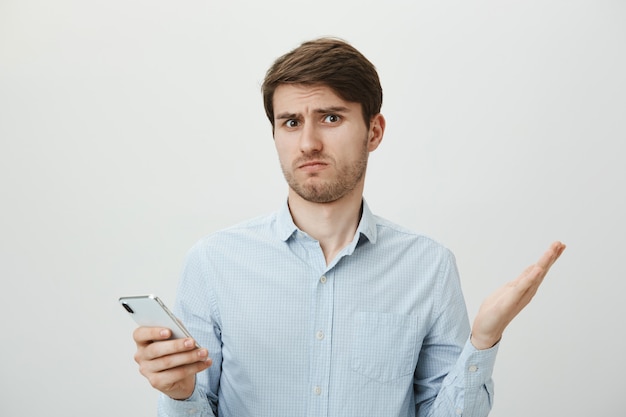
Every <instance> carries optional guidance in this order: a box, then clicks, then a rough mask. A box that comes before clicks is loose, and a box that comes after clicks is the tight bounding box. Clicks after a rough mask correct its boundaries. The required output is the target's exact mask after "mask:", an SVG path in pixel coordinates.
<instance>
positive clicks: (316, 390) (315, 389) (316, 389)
mask: <svg viewBox="0 0 626 417" xmlns="http://www.w3.org/2000/svg"><path fill="white" fill-rule="evenodd" d="M313 393H314V394H315V395H321V394H322V388H321V387H320V386H319V385H316V386H315V387H313Z"/></svg>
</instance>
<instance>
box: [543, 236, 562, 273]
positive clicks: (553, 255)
mask: <svg viewBox="0 0 626 417" xmlns="http://www.w3.org/2000/svg"><path fill="white" fill-rule="evenodd" d="M564 250H565V245H564V244H563V243H561V242H558V241H557V242H554V243H552V245H550V247H549V248H548V250H547V251H546V252H545V253H544V254H543V256H542V257H541V258H540V259H539V261H538V262H537V265H538V266H540V267H541V268H543V269H545V270H546V272H547V271H548V270H549V269H550V267H551V266H552V265H553V264H554V263H555V262H556V260H557V259H559V256H561V254H562V253H563V251H564Z"/></svg>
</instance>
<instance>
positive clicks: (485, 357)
mask: <svg viewBox="0 0 626 417" xmlns="http://www.w3.org/2000/svg"><path fill="white" fill-rule="evenodd" d="M499 347H500V342H498V343H496V344H495V345H494V346H493V347H491V348H489V349H483V350H478V349H476V348H475V347H474V345H472V342H470V339H469V338H468V339H467V342H465V346H464V347H463V351H462V352H461V355H460V356H459V359H458V361H457V366H458V367H463V369H462V370H461V369H458V368H457V370H458V374H459V375H463V376H464V377H465V378H464V379H465V386H466V387H467V388H477V387H480V386H482V385H485V384H486V383H487V382H488V381H490V380H491V376H492V375H493V369H494V366H495V363H496V356H497V354H498V348H499Z"/></svg>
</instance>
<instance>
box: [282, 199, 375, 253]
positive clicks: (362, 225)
mask: <svg viewBox="0 0 626 417" xmlns="http://www.w3.org/2000/svg"><path fill="white" fill-rule="evenodd" d="M276 225H277V232H278V237H279V238H280V239H281V240H283V241H287V240H288V239H289V238H290V237H291V236H292V235H293V234H294V233H295V232H296V231H298V227H297V226H296V224H295V223H294V222H293V218H292V217H291V212H290V211H289V204H288V203H287V199H285V202H284V203H283V205H282V206H281V207H280V209H279V210H278V212H277V213H276ZM359 234H360V235H362V236H365V237H366V238H367V239H368V240H369V241H370V243H376V238H377V229H376V216H374V214H373V213H372V212H371V210H370V208H369V206H368V205H367V202H366V201H365V199H363V213H362V214H361V221H359V226H358V227H357V230H356V235H359Z"/></svg>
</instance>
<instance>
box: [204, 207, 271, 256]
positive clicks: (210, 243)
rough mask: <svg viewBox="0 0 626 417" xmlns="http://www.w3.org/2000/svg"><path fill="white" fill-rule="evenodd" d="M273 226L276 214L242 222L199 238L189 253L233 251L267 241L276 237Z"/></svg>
mask: <svg viewBox="0 0 626 417" xmlns="http://www.w3.org/2000/svg"><path fill="white" fill-rule="evenodd" d="M275 224H276V213H270V214H266V215H263V216H258V217H254V218H251V219H248V220H244V221H242V222H239V223H236V224H234V225H232V226H228V227H226V228H223V229H220V230H216V231H214V232H211V233H209V234H206V235H205V236H203V237H201V238H200V239H199V240H197V241H196V242H195V244H194V245H193V246H192V247H191V252H206V251H207V250H211V251H216V250H219V251H222V250H233V249H234V248H235V249H236V248H237V247H241V246H247V245H250V244H254V243H255V242H262V241H269V240H272V239H273V237H274V236H275V235H276V232H275Z"/></svg>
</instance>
